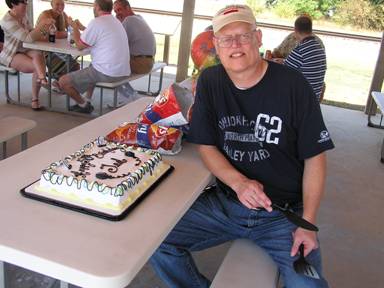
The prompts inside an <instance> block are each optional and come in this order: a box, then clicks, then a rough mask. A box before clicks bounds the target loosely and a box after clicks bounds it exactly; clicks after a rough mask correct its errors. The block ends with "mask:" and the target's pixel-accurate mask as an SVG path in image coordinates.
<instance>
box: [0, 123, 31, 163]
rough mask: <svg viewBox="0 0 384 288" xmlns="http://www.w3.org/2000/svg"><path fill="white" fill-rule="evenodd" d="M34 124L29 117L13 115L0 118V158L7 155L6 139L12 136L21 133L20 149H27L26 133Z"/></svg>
mask: <svg viewBox="0 0 384 288" xmlns="http://www.w3.org/2000/svg"><path fill="white" fill-rule="evenodd" d="M35 126H36V122H35V121H33V120H29V119H24V118H20V117H14V116H9V117H5V118H0V143H2V145H1V146H2V149H1V150H2V151H1V154H0V157H1V158H0V159H5V158H6V157H7V141H8V140H10V139H11V138H13V137H16V136H19V135H21V150H24V149H27V147H28V138H27V133H28V131H29V130H31V129H32V128H34V127H35Z"/></svg>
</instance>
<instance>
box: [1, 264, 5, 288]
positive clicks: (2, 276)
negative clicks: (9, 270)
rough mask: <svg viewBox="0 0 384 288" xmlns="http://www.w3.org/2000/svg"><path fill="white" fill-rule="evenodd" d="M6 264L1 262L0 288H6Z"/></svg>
mask: <svg viewBox="0 0 384 288" xmlns="http://www.w3.org/2000/svg"><path fill="white" fill-rule="evenodd" d="M4 273H5V271H4V262H3V261H0V288H5V274H4Z"/></svg>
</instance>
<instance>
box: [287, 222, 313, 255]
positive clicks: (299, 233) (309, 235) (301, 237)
mask: <svg viewBox="0 0 384 288" xmlns="http://www.w3.org/2000/svg"><path fill="white" fill-rule="evenodd" d="M301 243H303V245H304V257H305V256H307V255H308V254H309V253H311V251H312V250H314V249H317V248H318V247H319V243H318V242H317V238H316V232H314V231H309V230H306V229H303V228H297V229H296V231H295V232H294V233H293V245H292V249H291V256H292V257H293V256H295V255H296V254H297V251H298V250H299V246H300V244H301Z"/></svg>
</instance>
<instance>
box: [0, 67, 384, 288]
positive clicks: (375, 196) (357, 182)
mask: <svg viewBox="0 0 384 288" xmlns="http://www.w3.org/2000/svg"><path fill="white" fill-rule="evenodd" d="M2 77H3V75H2V74H0V83H1V88H0V117H5V116H9V115H15V116H17V115H18V116H21V117H25V118H29V119H33V120H35V121H36V122H37V128H35V129H34V130H32V131H31V132H30V134H29V145H30V146H32V145H37V144H39V143H41V142H42V141H45V140H47V139H49V138H51V137H54V136H55V135H58V134H60V133H62V132H64V131H66V130H68V129H71V128H72V127H76V126H77V125H81V124H82V123H84V122H86V121H89V120H90V119H89V118H86V117H80V116H74V115H66V114H62V113H57V112H49V111H41V112H35V111H32V110H31V109H30V108H28V107H19V106H15V105H8V104H6V103H5V99H4V98H5V97H4V90H3V87H2V86H3V84H2V83H3V79H2ZM27 80H28V79H27ZM27 80H26V82H25V83H30V82H28V81H27ZM172 81H174V76H172V75H171V76H169V75H168V77H167V78H166V81H165V84H164V87H167V86H168V85H169V83H172ZM145 85H146V82H145V79H144V80H143V79H142V80H140V81H138V82H135V83H134V85H133V86H134V87H135V88H139V89H143V88H145ZM24 87H26V88H25V90H24ZM27 87H29V85H26V84H25V85H23V86H22V91H24V92H23V99H24V98H25V101H28V97H27V96H24V95H30V94H29V93H28V88H27ZM96 101H97V100H96ZM322 110H323V115H324V119H325V121H326V123H327V126H328V128H329V131H330V133H331V136H332V138H333V140H334V143H335V145H336V149H334V150H332V151H330V152H329V153H328V178H327V183H326V194H325V197H324V200H323V202H322V206H321V209H320V212H319V227H320V233H319V237H320V241H321V245H322V253H323V262H324V271H325V275H326V277H327V279H328V280H329V283H330V284H331V287H340V288H343V287H349V288H362V287H363V288H374V287H384V273H381V269H382V266H383V264H384V233H383V224H382V223H383V222H384V212H383V211H384V209H382V207H381V205H382V204H383V203H384V193H383V186H384V185H383V184H384V164H382V163H380V161H379V159H380V149H381V143H382V141H383V137H384V131H383V130H380V129H374V128H368V127H367V126H366V123H367V117H366V115H364V114H363V113H362V112H360V111H353V110H347V109H342V108H337V107H333V106H325V105H322ZM19 145H20V141H19V139H13V140H11V141H9V143H8V152H9V156H11V155H12V154H14V153H17V152H18V151H19V147H20V146H19ZM227 248H228V245H222V246H219V247H216V248H214V249H209V250H207V251H203V252H200V253H197V254H196V259H197V263H198V266H199V267H200V269H201V271H203V272H204V273H205V274H206V275H207V276H208V277H209V278H212V277H213V275H214V274H215V273H216V271H217V268H218V266H219V265H220V262H221V260H222V258H223V257H224V255H225V252H226V250H227ZM5 268H6V269H5V270H6V272H7V275H6V282H7V285H8V286H7V287H20V288H26V287H55V288H58V287H59V282H58V281H55V280H54V279H51V278H49V277H45V276H42V275H39V274H36V273H33V272H29V271H26V270H24V269H21V268H18V267H15V266H13V265H6V267H5ZM128 287H129V288H138V287H145V288H147V287H151V288H155V287H157V288H163V287H165V286H164V285H163V284H162V283H161V282H160V280H159V279H158V278H157V277H156V275H154V273H153V271H152V269H151V267H150V266H149V265H148V264H147V265H145V266H144V267H143V269H142V270H141V271H140V273H139V274H138V275H137V277H136V278H135V279H134V281H133V282H132V283H131V284H130V285H129V286H128Z"/></svg>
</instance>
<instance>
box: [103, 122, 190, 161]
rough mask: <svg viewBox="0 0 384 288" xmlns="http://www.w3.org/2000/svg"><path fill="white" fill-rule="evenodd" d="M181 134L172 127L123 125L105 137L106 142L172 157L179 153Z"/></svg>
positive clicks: (138, 124) (136, 124)
mask: <svg viewBox="0 0 384 288" xmlns="http://www.w3.org/2000/svg"><path fill="white" fill-rule="evenodd" d="M182 135H183V133H182V132H181V131H180V130H178V129H176V128H172V127H164V126H158V125H155V124H152V125H148V124H143V123H123V124H122V125H120V126H119V127H118V128H117V129H115V130H113V131H112V132H111V133H109V134H108V135H107V136H106V139H107V140H108V141H112V142H117V143H121V144H127V145H133V146H140V147H144V148H149V149H153V150H157V151H158V152H160V153H161V154H168V155H174V154H177V153H179V152H180V151H181V137H182Z"/></svg>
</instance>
